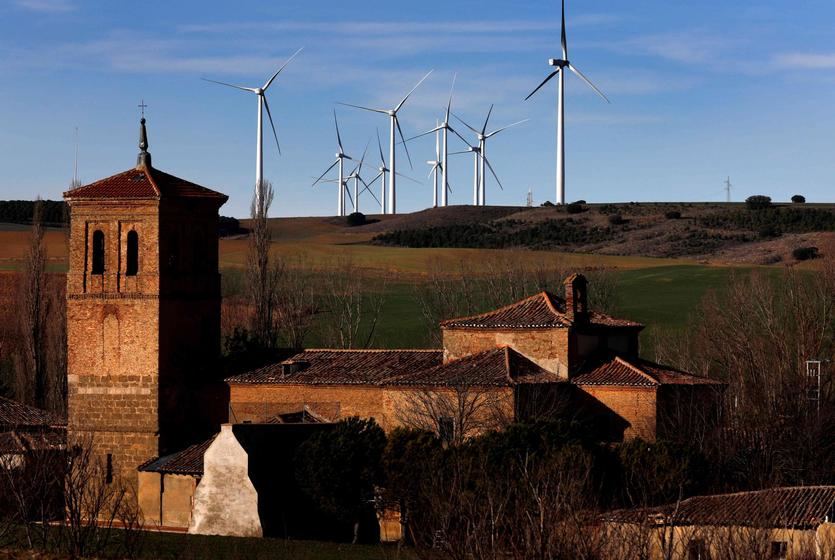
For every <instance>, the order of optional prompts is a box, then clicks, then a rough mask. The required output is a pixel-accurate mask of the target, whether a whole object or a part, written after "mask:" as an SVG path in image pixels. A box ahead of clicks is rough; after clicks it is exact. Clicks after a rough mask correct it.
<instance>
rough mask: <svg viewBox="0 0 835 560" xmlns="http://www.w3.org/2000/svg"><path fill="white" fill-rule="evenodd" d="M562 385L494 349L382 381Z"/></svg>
mask: <svg viewBox="0 0 835 560" xmlns="http://www.w3.org/2000/svg"><path fill="white" fill-rule="evenodd" d="M560 381H564V380H563V379H561V378H560V377H559V376H558V375H556V374H554V373H551V372H549V371H547V370H545V369H543V368H541V367H539V366H538V365H536V364H535V363H533V362H532V361H530V360H529V359H527V358H526V357H524V356H523V355H521V354H519V353H518V352H516V351H514V350H512V349H510V348H508V347H503V348H496V349H493V350H486V351H484V352H479V353H478V354H473V355H470V356H465V357H463V358H459V359H457V360H452V361H450V362H447V363H445V364H440V365H437V366H435V367H431V368H428V369H425V370H422V371H417V372H409V373H406V374H403V375H398V376H395V377H391V378H389V379H387V380H385V381H383V384H384V385H395V386H402V385H418V386H462V385H463V386H473V387H478V386H481V387H483V386H493V387H509V386H513V385H517V384H520V383H558V382H560Z"/></svg>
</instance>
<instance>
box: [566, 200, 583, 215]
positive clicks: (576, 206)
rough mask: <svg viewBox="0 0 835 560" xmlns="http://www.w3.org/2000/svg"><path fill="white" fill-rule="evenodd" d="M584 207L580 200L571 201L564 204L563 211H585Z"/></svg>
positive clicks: (570, 212) (573, 212)
mask: <svg viewBox="0 0 835 560" xmlns="http://www.w3.org/2000/svg"><path fill="white" fill-rule="evenodd" d="M585 210H586V208H585V207H584V206H583V205H582V204H581V203H580V202H572V203H571V204H566V205H565V211H566V212H568V213H569V214H579V213H580V212H585Z"/></svg>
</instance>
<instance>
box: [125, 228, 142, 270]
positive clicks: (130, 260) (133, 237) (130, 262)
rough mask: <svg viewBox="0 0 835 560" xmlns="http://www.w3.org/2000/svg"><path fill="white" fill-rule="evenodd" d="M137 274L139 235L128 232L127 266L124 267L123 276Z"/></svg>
mask: <svg viewBox="0 0 835 560" xmlns="http://www.w3.org/2000/svg"><path fill="white" fill-rule="evenodd" d="M137 272H139V234H137V233H136V232H135V231H132V230H131V231H129V232H128V251H127V266H126V267H125V274H126V275H128V276H136V273H137Z"/></svg>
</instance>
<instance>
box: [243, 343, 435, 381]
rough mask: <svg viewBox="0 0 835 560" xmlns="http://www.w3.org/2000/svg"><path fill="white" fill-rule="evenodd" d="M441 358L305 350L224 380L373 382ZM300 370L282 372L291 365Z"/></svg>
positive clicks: (404, 353) (422, 354) (428, 354)
mask: <svg viewBox="0 0 835 560" xmlns="http://www.w3.org/2000/svg"><path fill="white" fill-rule="evenodd" d="M442 360H443V351H441V350H332V349H326V350H305V351H304V352H301V353H299V354H296V355H295V356H293V357H292V358H290V359H289V360H286V361H285V362H283V363H277V364H270V365H268V366H265V367H262V368H260V369H257V370H255V371H252V372H249V373H245V374H242V375H236V376H234V377H230V378H228V379H227V380H226V381H227V383H232V384H235V383H255V384H258V383H268V384H284V385H296V384H303V385H374V384H377V383H378V382H380V381H382V380H384V379H387V378H389V377H392V376H394V375H397V374H405V373H409V372H413V371H421V370H425V369H427V368H430V367H432V366H435V365H438V364H440V363H441V361H442ZM294 363H295V364H298V365H300V366H301V369H300V370H298V371H295V372H293V373H289V374H286V375H285V374H284V373H283V371H282V370H284V369H285V366H287V365H290V364H294Z"/></svg>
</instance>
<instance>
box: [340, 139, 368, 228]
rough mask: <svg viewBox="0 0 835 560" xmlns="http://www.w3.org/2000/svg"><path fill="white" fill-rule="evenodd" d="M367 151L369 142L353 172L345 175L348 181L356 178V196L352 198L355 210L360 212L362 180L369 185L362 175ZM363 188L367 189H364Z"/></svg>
mask: <svg viewBox="0 0 835 560" xmlns="http://www.w3.org/2000/svg"><path fill="white" fill-rule="evenodd" d="M367 152H368V143H366V144H365V150H363V151H362V157H361V158H360V161H359V163H357V165H356V167H354V169H353V170H352V171H351V173H349V174H348V176H347V177H345V179H346V181H350V180H351V179H353V180H354V196H353V200H351V203H352V205H353V207H354V212H359V211H360V181H362V184H363V185H366V187H367V183H366V182H365V180H363V178H362V175H361V173H362V164H363V162H364V161H365V154H366V153H367ZM363 190H365V189H363Z"/></svg>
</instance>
